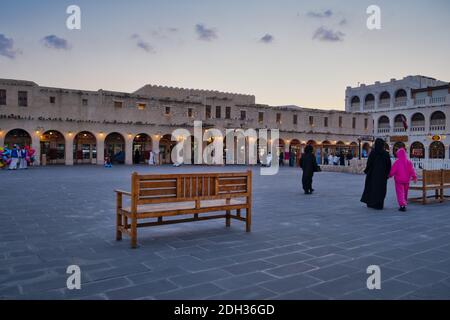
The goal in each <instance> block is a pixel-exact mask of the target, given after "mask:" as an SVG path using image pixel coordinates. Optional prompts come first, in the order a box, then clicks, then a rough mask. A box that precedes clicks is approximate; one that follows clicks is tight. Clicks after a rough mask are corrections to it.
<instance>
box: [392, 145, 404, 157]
mask: <svg viewBox="0 0 450 320" xmlns="http://www.w3.org/2000/svg"><path fill="white" fill-rule="evenodd" d="M399 149H405V150H406V145H405V144H404V143H403V142H396V143H395V144H394V147H393V149H392V153H393V155H394V157H396V158H397V151H398V150H399Z"/></svg>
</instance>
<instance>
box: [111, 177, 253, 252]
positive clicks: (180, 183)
mask: <svg viewBox="0 0 450 320" xmlns="http://www.w3.org/2000/svg"><path fill="white" fill-rule="evenodd" d="M115 192H116V194H117V203H116V207H117V221H116V240H118V241H119V240H122V234H123V233H125V234H127V235H129V236H130V237H131V247H132V248H136V247H137V228H142V227H151V226H158V225H166V224H174V223H182V222H191V221H203V220H210V219H220V218H224V219H225V225H226V226H227V227H230V225H231V219H236V220H240V221H244V222H245V223H246V231H247V232H250V230H251V221H252V213H251V212H252V172H251V171H247V172H233V173H193V174H163V175H139V174H137V173H133V174H132V176H131V192H126V191H121V190H115ZM123 196H128V197H130V201H129V205H127V206H124V202H123ZM241 209H245V211H246V212H245V217H243V216H241ZM234 210H236V214H235V215H233V214H232V211H234ZM221 211H224V212H225V214H215V215H210V214H209V215H202V216H199V214H204V213H211V212H221ZM180 215H193V217H188V218H177V216H180ZM168 217H171V218H170V219H165V218H168ZM154 219H156V221H149V220H154ZM142 220H146V221H143V222H139V223H138V221H142Z"/></svg>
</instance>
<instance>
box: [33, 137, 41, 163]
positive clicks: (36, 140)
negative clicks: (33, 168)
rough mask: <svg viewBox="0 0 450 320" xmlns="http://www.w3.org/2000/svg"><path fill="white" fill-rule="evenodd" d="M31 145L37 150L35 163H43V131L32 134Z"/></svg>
mask: <svg viewBox="0 0 450 320" xmlns="http://www.w3.org/2000/svg"><path fill="white" fill-rule="evenodd" d="M31 147H32V148H33V149H34V150H35V153H34V159H35V160H34V164H35V165H37V166H39V165H41V132H34V133H32V134H31Z"/></svg>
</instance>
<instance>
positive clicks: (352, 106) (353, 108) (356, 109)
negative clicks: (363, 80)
mask: <svg viewBox="0 0 450 320" xmlns="http://www.w3.org/2000/svg"><path fill="white" fill-rule="evenodd" d="M351 108H352V111H359V108H360V104H359V103H352V105H351Z"/></svg>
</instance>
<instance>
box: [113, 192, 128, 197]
mask: <svg viewBox="0 0 450 320" xmlns="http://www.w3.org/2000/svg"><path fill="white" fill-rule="evenodd" d="M114 192H115V193H118V194H124V195H126V196H130V197H131V192H128V191H123V190H114Z"/></svg>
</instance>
